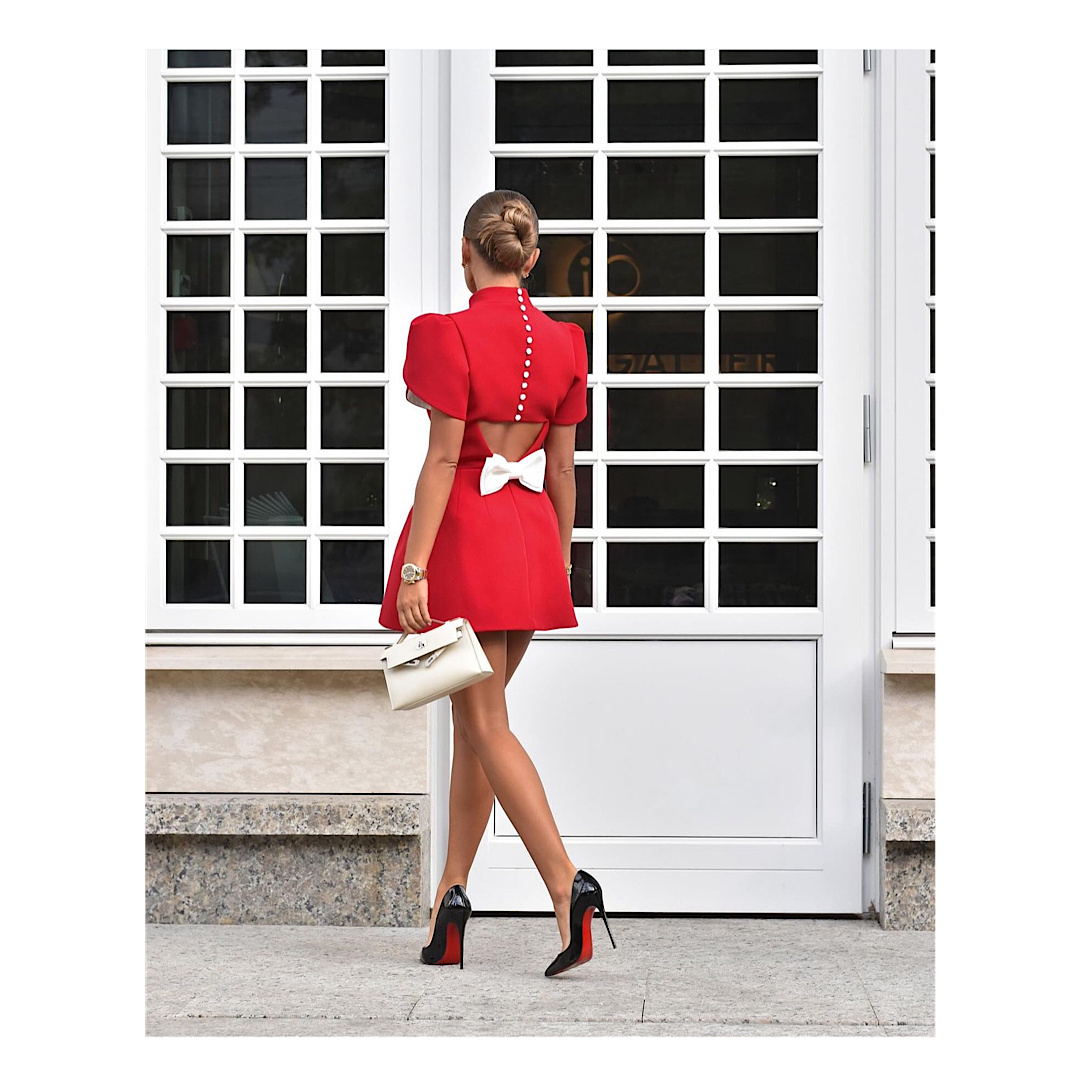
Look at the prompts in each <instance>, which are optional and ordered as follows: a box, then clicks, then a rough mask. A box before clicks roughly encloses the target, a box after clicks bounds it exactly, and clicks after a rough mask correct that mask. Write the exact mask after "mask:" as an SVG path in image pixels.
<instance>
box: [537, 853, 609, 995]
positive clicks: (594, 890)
mask: <svg viewBox="0 0 1080 1080" xmlns="http://www.w3.org/2000/svg"><path fill="white" fill-rule="evenodd" d="M597 910H599V912H600V916H601V918H602V919H603V920H604V926H605V927H606V928H607V932H608V937H609V938H611V947H612V948H613V949H614V948H615V938H614V936H613V935H612V933H611V926H610V924H609V923H608V917H607V912H606V911H605V910H604V893H603V890H602V889H601V888H600V882H599V881H597V880H596V878H594V877H593V876H592V874H590V873H589V872H588V871H586V870H579V871H578V872H577V873H576V874H575V875H574V884H573V886H572V887H571V889H570V944H569V945H567V946H566V948H565V949H563V951H562V952H561V953H559V955H558V956H556V957H555V959H554V960H552V961H551V963H550V964H548V966H547V970H546V971H545V972H544V974H545V975H558V974H559V972H561V971H566V970H568V969H569V968H572V967H577V966H578V965H579V964H584V963H587V962H588V961H589V960H591V959H592V954H593V947H592V917H593V912H594V911H597Z"/></svg>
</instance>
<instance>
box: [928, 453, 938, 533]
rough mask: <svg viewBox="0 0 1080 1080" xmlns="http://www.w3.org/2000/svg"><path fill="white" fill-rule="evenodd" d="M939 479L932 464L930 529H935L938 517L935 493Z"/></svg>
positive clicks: (931, 463)
mask: <svg viewBox="0 0 1080 1080" xmlns="http://www.w3.org/2000/svg"><path fill="white" fill-rule="evenodd" d="M936 480H937V477H936V476H935V475H934V463H933V462H932V461H931V462H930V528H931V529H935V528H937V526H936V525H935V524H934V518H935V517H936V515H937V497H936V495H935V493H934V488H935V486H936Z"/></svg>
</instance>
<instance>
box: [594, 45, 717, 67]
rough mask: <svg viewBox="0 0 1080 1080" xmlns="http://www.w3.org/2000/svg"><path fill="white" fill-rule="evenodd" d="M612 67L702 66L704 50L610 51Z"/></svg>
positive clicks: (609, 60) (609, 57)
mask: <svg viewBox="0 0 1080 1080" xmlns="http://www.w3.org/2000/svg"><path fill="white" fill-rule="evenodd" d="M607 62H608V63H609V64H610V65H611V66H612V67H644V66H645V65H646V64H704V63H705V50H704V49H610V50H609V51H608V54H607Z"/></svg>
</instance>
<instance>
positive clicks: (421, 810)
mask: <svg viewBox="0 0 1080 1080" xmlns="http://www.w3.org/2000/svg"><path fill="white" fill-rule="evenodd" d="M428 826H429V820H428V796H427V795H288V794H285V795H211V794H208V795H179V794H175V795H155V794H148V795H147V796H146V833H147V835H148V836H151V835H157V836H160V835H164V834H172V835H192V834H201V835H204V836H419V835H422V834H423V833H424V832H425V831H426V830H427V829H428Z"/></svg>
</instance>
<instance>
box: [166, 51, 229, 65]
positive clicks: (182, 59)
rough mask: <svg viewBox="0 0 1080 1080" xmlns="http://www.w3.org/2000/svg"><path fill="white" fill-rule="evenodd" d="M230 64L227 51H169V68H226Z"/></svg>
mask: <svg viewBox="0 0 1080 1080" xmlns="http://www.w3.org/2000/svg"><path fill="white" fill-rule="evenodd" d="M231 64H232V60H231V53H230V51H229V50H228V49H170V50H169V61H168V66H169V67H171V68H208V67H222V68H227V67H229V66H230V65H231Z"/></svg>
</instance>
